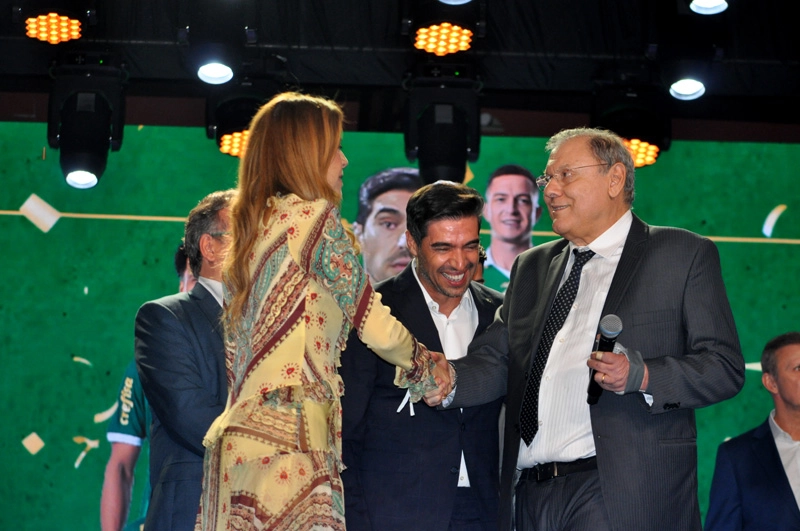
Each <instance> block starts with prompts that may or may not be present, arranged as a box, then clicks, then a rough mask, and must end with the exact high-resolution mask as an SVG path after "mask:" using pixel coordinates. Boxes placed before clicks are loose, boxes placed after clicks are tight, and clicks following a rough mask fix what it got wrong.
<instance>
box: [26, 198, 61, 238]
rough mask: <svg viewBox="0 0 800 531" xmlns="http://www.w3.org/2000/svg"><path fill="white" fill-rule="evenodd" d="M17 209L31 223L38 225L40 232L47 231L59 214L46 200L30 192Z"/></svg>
mask: <svg viewBox="0 0 800 531" xmlns="http://www.w3.org/2000/svg"><path fill="white" fill-rule="evenodd" d="M19 211H20V212H21V213H22V214H23V215H24V216H25V217H26V218H28V220H30V222H31V223H33V224H34V225H36V226H37V227H39V229H40V230H41V231H42V232H48V231H49V230H50V229H52V228H53V225H55V224H56V221H58V218H59V217H61V214H60V213H59V212H58V210H56V209H55V208H53V207H51V206H50V205H49V204H48V203H47V201H45V200H44V199H42V198H41V197H39V196H38V195H36V194H31V195H30V196H29V197H28V199H26V200H25V202H24V203H22V206H21V207H20V208H19Z"/></svg>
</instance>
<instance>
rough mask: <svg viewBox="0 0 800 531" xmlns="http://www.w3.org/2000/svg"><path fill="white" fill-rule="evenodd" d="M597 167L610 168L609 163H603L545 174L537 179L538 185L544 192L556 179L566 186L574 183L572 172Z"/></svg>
mask: <svg viewBox="0 0 800 531" xmlns="http://www.w3.org/2000/svg"><path fill="white" fill-rule="evenodd" d="M597 166H608V162H602V163H600V164H587V165H586V166H576V167H575V168H566V169H563V170H561V171H559V172H556V173H554V174H548V173H543V174H542V175H540V176H539V177H537V178H536V185H537V186H538V187H539V189H540V190H544V189H545V187H546V186H547V185H548V184H550V181H552V180H553V179H555V180H556V181H558V184H560V185H561V186H565V185H567V184H569V183H571V182H572V181H573V179H574V177H575V176H574V175H573V174H572V172H574V171H575V170H580V169H582V168H596V167H597Z"/></svg>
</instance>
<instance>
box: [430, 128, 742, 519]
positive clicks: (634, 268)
mask: <svg viewBox="0 0 800 531" xmlns="http://www.w3.org/2000/svg"><path fill="white" fill-rule="evenodd" d="M547 150H548V151H549V152H550V157H549V160H548V163H547V168H546V172H545V174H544V175H543V176H542V177H540V178H539V179H538V182H537V184H538V185H539V186H540V188H542V189H543V191H544V199H545V202H546V204H547V208H548V211H549V213H550V217H551V218H552V220H553V230H554V231H555V232H556V233H557V234H559V235H561V236H562V237H563V238H562V239H559V240H557V241H553V242H549V243H546V244H543V245H539V246H537V247H535V248H533V249H531V250H529V251H526V252H524V253H522V254H521V255H520V256H519V257H518V258H517V260H516V261H515V263H514V266H513V268H512V271H511V280H510V283H509V288H508V291H507V292H506V294H505V298H504V302H503V306H502V307H501V309H500V310H499V311H498V314H497V317H496V318H495V322H494V323H493V324H492V325H491V326H490V327H489V329H487V331H486V333H484V334H483V335H482V336H480V337H479V338H477V340H476V341H475V344H474V345H472V346H471V347H470V350H469V354H468V356H467V357H466V358H464V359H462V360H456V361H454V362H453V363H454V366H455V369H456V370H455V373H456V376H457V378H458V381H457V384H456V388H455V393H454V395H451V397H448V400H446V401H445V404H446V405H447V407H463V406H470V405H475V404H479V403H482V402H485V401H487V400H494V399H495V398H496V397H497V396H500V395H507V396H506V408H507V412H506V422H505V430H504V431H505V434H504V452H503V459H502V470H501V480H500V526H499V528H500V529H501V530H503V531H505V530H510V529H511V528H512V523H513V519H512V516H513V517H514V518H515V519H516V529H517V531H525V530H530V529H547V530H558V529H573V530H574V529H592V530H596V529H614V530H618V531H629V530H639V529H649V530H658V529H663V530H669V531H674V530H676V529H681V530H688V529H700V526H701V523H700V509H699V504H698V500H697V444H696V436H697V428H696V425H695V417H694V410H695V408H699V407H704V406H708V405H711V404H714V403H717V402H719V401H721V400H725V399H727V398H730V397H732V396H734V395H735V394H736V393H737V392H738V391H739V390H740V389H741V387H742V385H743V382H744V360H743V358H742V354H741V349H740V346H739V339H738V336H737V333H736V328H735V326H734V322H733V315H732V313H731V310H730V305H729V303H728V298H727V295H726V293H725V287H724V285H723V282H722V275H721V271H720V262H719V254H718V252H717V248H716V247H715V245H714V244H713V243H712V242H711V241H710V240H708V239H706V238H703V237H700V236H698V235H696V234H693V233H690V232H688V231H685V230H682V229H676V228H669V227H650V226H648V225H647V224H645V223H644V222H642V221H641V220H640V219H639V218H638V217H636V216H635V215H633V214H632V212H631V204H632V202H633V196H634V187H633V185H634V182H633V181H634V166H633V161H632V159H631V155H630V154H629V153H628V150H627V149H626V148H625V146H624V145H623V143H622V140H621V138H620V137H619V136H617V135H616V134H614V133H612V132H609V131H604V130H599V129H588V128H579V129H571V130H565V131H562V132H560V133H558V134H556V135H555V136H553V137H552V138H551V139H550V140H549V141H548V143H547ZM573 250H575V251H584V252H586V253H587V254H586V256H581V255H580V254H577V253H573ZM589 252H591V253H592V254H588V253H589ZM587 258H591V259H590V260H588V261H586V259H587ZM584 262H585V267H583V271H582V275H581V274H580V265H581V264H582V263H584ZM573 264H577V267H575V270H576V272H577V274H576V275H575V277H577V278H575V277H572V276H571V275H570V273H571V272H572V269H573ZM566 280H569V282H565V281H566ZM562 282H565V284H564V285H565V286H566V287H570V286H571V289H565V290H564V292H565V293H570V292H571V293H572V297H571V299H572V300H570V297H569V296H568V295H564V296H561V295H562V294H559V296H557V292H558V291H559V288H560V285H561V284H562ZM575 293H577V296H576V295H575ZM556 301H559V303H558V304H556ZM565 301H566V302H565ZM608 314H616V315H618V316H619V317H620V318H621V319H622V322H623V324H624V330H623V331H622V333H621V334H620V335H619V337H618V342H617V345H618V346H619V345H624V347H627V349H619V350H622V351H623V352H622V353H612V352H592V351H593V350H594V348H593V347H594V342H595V339H596V334H597V331H598V323H599V321H600V319H601V317H602V316H605V315H608ZM559 316H560V318H561V322H560V323H558V321H559ZM548 321H551V322H553V323H558V324H553V325H552V326H551V329H550V330H548V331H547V332H545V331H546V326H545V324H546V323H547V322H548ZM543 337H546V338H549V340H550V341H549V342H548V341H543V340H542V338H543ZM540 343H542V345H544V344H547V343H549V344H552V349H550V348H546V347H543V348H541V349H540V348H539V347H540ZM615 350H618V349H615ZM537 351H538V352H537ZM537 353H538V354H543V355H541V356H539V362H537V363H536V364H534V360H535V358H536V357H537ZM590 353H591V354H590ZM587 365H588V368H587ZM589 368H591V369H592V370H593V371H595V372H594V373H592V374H593V376H592V378H593V381H594V382H595V383H596V384H597V385H599V390H600V391H601V393H602V394H600V396H599V397H598V400H597V402H596V403H595V404H594V405H591V406H590V405H589V404H588V403H587V384H589V382H590V372H589ZM534 369H535V370H534ZM528 386H530V388H531V389H530V391H528V392H527V398H528V399H527V400H525V396H526V387H528ZM603 390H604V391H605V392H602V391H603ZM430 395H431V396H429V397H428V403H429V404H436V403H438V402H439V401H440V400H441V398H442V397H441V396H440V395H438V394H436V393H435V392H434V393H431V394H430ZM450 398H453V400H452V401H449V399H450ZM523 439H525V440H523Z"/></svg>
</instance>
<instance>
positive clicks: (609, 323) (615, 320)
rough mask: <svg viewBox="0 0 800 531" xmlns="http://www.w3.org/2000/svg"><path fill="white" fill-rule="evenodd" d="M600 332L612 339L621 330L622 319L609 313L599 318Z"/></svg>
mask: <svg viewBox="0 0 800 531" xmlns="http://www.w3.org/2000/svg"><path fill="white" fill-rule="evenodd" d="M599 328H600V333H601V334H602V335H604V336H605V337H607V338H610V339H613V338H615V337H617V336H618V335H619V334H620V333H621V332H622V319H620V318H619V317H617V316H616V315H614V314H613V313H610V314H608V315H606V316H605V317H603V318H602V319H600V327H599Z"/></svg>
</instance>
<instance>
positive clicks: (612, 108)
mask: <svg viewBox="0 0 800 531" xmlns="http://www.w3.org/2000/svg"><path fill="white" fill-rule="evenodd" d="M667 105H668V101H667V97H666V94H665V91H664V90H663V89H661V88H660V87H650V86H645V87H607V88H603V89H600V90H598V91H596V93H595V100H594V110H593V112H592V126H593V127H602V128H605V129H609V130H611V131H613V132H615V133H617V134H618V135H620V136H621V137H622V138H623V139H624V141H625V146H626V147H627V148H628V150H629V151H630V152H631V155H632V156H633V161H634V165H635V166H636V167H637V168H640V167H642V166H649V165H651V164H655V162H656V160H657V159H658V156H659V154H660V153H661V152H662V151H666V150H668V149H669V146H670V142H671V140H672V127H671V119H670V116H669V114H668V112H667Z"/></svg>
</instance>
